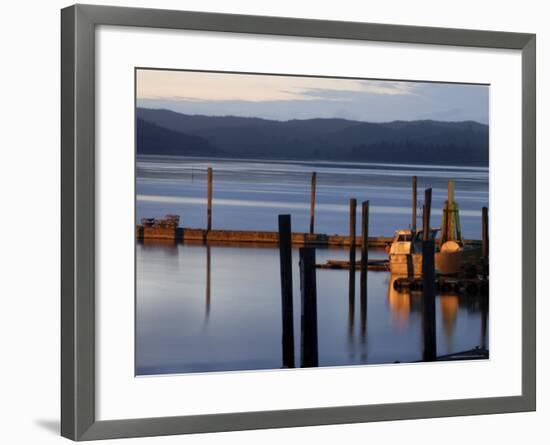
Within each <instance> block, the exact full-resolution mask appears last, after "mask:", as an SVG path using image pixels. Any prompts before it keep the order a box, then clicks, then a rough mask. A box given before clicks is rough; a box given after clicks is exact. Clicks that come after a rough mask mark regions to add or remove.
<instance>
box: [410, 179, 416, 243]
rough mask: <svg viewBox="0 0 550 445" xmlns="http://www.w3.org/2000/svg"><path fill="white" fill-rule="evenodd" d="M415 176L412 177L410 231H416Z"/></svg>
mask: <svg viewBox="0 0 550 445" xmlns="http://www.w3.org/2000/svg"><path fill="white" fill-rule="evenodd" d="M416 181H417V178H416V176H413V178H412V221H411V231H412V232H416V201H417V197H416Z"/></svg>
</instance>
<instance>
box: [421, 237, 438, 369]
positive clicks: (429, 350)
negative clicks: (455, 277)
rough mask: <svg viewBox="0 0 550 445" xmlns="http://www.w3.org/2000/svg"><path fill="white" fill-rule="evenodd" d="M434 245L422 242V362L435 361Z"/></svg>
mask: <svg viewBox="0 0 550 445" xmlns="http://www.w3.org/2000/svg"><path fill="white" fill-rule="evenodd" d="M434 263H435V243H434V239H433V238H430V239H424V241H422V291H423V304H422V329H423V338H424V349H423V360H424V361H426V362H431V361H434V360H435V359H436V353H437V345H436V325H435V264H434Z"/></svg>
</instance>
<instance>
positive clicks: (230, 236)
mask: <svg viewBox="0 0 550 445" xmlns="http://www.w3.org/2000/svg"><path fill="white" fill-rule="evenodd" d="M354 238H355V246H356V247H361V245H362V243H363V237H362V236H356V237H354ZM136 239H137V240H165V241H166V240H170V241H176V242H187V241H194V242H203V243H208V242H224V243H256V244H278V243H279V233H278V232H271V231H260V230H218V229H212V230H206V229H195V228H187V227H185V228H184V227H148V226H144V225H141V224H140V225H137V227H136ZM351 240H352V237H350V236H347V235H337V234H334V235H326V234H321V233H300V232H294V233H292V235H291V242H292V245H293V246H305V245H309V246H319V247H323V246H340V247H349V246H350V245H351ZM392 241H393V238H392V237H388V236H372V237H368V247H378V248H385V247H386V246H389V245H390V244H391V242H392ZM465 243H466V244H473V245H481V242H480V241H476V240H470V241H466V242H465ZM357 265H359V263H357Z"/></svg>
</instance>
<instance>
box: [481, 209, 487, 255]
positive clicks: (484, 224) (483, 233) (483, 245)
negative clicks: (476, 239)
mask: <svg viewBox="0 0 550 445" xmlns="http://www.w3.org/2000/svg"><path fill="white" fill-rule="evenodd" d="M481 252H482V257H483V258H484V259H487V258H489V213H488V209H487V207H483V208H482V209H481Z"/></svg>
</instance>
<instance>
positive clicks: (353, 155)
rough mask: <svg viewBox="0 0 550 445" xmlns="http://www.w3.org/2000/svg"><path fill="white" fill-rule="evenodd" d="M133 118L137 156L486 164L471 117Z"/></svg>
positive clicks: (480, 132) (483, 136)
mask: <svg viewBox="0 0 550 445" xmlns="http://www.w3.org/2000/svg"><path fill="white" fill-rule="evenodd" d="M137 116H138V133H139V132H140V131H143V130H140V127H145V126H149V127H148V128H147V129H146V130H145V132H146V133H147V134H148V136H147V139H146V141H145V142H143V143H144V144H145V143H146V144H147V147H146V151H143V149H141V150H140V148H139V145H140V144H141V143H142V142H140V140H139V138H138V153H141V152H147V153H151V152H152V151H153V152H154V151H155V147H162V148H161V150H162V152H161V151H158V152H157V153H158V154H168V153H166V151H170V153H169V154H182V155H193V156H224V157H235V158H239V157H240V158H242V157H248V158H259V159H303V160H306V159H307V160H312V159H314V160H333V161H364V162H389V163H427V164H430V163H437V164H454V165H479V166H487V165H488V157H489V150H488V147H489V128H488V126H487V125H484V124H480V123H478V122H474V121H463V122H440V121H432V120H419V121H393V122H386V123H372V122H360V121H353V120H347V119H304V120H289V121H275V120H268V119H259V118H247V117H235V116H202V115H186V114H180V113H176V112H173V111H169V110H153V109H144V108H139V109H138V110H137ZM151 126H152V127H151ZM180 135H181V136H180ZM193 138H196V139H193Z"/></svg>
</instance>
